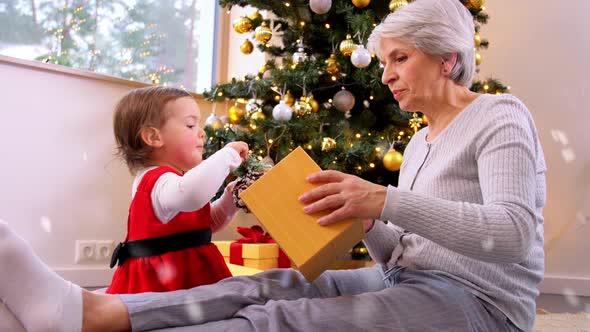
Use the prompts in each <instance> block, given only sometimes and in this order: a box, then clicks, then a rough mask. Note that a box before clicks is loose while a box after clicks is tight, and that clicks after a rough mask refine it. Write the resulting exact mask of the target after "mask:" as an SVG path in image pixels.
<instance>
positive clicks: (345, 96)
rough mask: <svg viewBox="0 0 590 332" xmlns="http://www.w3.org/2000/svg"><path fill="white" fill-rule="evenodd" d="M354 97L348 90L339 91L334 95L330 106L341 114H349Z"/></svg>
mask: <svg viewBox="0 0 590 332" xmlns="http://www.w3.org/2000/svg"><path fill="white" fill-rule="evenodd" d="M354 102H355V100H354V95H353V94H352V93H350V92H349V91H348V90H344V89H343V90H340V91H338V92H337V93H336V94H335V95H334V100H333V101H332V104H334V107H336V109H337V110H339V111H340V112H342V113H346V112H349V111H350V110H351V109H352V108H353V107H354Z"/></svg>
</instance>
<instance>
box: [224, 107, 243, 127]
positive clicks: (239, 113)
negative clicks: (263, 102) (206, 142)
mask: <svg viewBox="0 0 590 332" xmlns="http://www.w3.org/2000/svg"><path fill="white" fill-rule="evenodd" d="M227 114H228V115H229V121H230V122H231V123H233V124H236V123H239V122H240V120H241V119H242V117H244V114H246V110H244V109H243V108H241V107H240V106H238V104H237V103H236V104H234V105H233V106H232V107H230V108H229V110H228V111H227Z"/></svg>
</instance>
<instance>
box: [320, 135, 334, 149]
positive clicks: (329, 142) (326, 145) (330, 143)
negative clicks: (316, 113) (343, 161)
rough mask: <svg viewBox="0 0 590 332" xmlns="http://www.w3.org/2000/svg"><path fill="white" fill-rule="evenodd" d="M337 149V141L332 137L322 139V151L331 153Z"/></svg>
mask: <svg viewBox="0 0 590 332" xmlns="http://www.w3.org/2000/svg"><path fill="white" fill-rule="evenodd" d="M335 147H336V140H335V139H333V138H332V137H324V138H323V139H322V151H330V150H332V149H333V148H335Z"/></svg>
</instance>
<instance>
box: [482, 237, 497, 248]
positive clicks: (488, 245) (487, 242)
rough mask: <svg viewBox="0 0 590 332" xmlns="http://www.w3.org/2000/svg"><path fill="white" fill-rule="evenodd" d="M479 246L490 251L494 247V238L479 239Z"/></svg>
mask: <svg viewBox="0 0 590 332" xmlns="http://www.w3.org/2000/svg"><path fill="white" fill-rule="evenodd" d="M481 247H482V248H483V250H485V251H492V250H493V249H494V238H492V237H488V238H487V239H485V240H483V241H481Z"/></svg>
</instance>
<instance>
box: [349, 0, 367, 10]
mask: <svg viewBox="0 0 590 332" xmlns="http://www.w3.org/2000/svg"><path fill="white" fill-rule="evenodd" d="M370 3H371V0H352V4H353V5H355V6H356V7H357V8H365V7H367V6H368V5H369V4H370Z"/></svg>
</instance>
